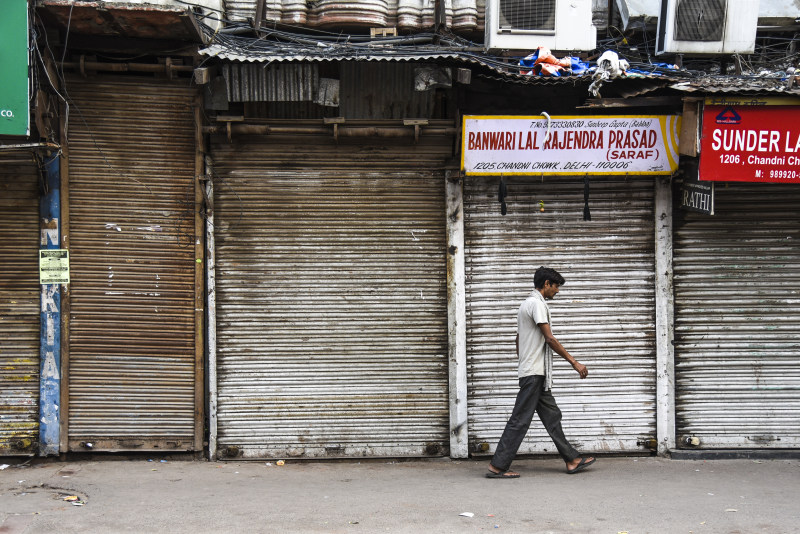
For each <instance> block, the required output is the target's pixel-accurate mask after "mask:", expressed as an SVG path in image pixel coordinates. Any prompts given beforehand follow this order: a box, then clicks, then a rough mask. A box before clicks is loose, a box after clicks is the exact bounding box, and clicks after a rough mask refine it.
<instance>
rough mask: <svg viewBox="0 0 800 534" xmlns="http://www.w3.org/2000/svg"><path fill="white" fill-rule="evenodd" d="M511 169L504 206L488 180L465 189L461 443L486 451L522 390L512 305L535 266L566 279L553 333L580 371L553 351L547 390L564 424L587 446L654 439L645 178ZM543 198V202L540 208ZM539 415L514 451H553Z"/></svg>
mask: <svg viewBox="0 0 800 534" xmlns="http://www.w3.org/2000/svg"><path fill="white" fill-rule="evenodd" d="M590 180H591V195H590V207H591V218H592V220H591V221H584V220H583V206H584V197H583V190H584V185H583V178H582V177H544V178H543V179H542V178H540V177H538V176H537V177H533V176H527V177H511V178H506V182H507V187H508V197H507V199H506V200H507V204H508V214H507V215H506V216H502V215H501V214H500V204H499V203H498V200H497V192H498V184H499V180H498V179H497V178H486V177H468V178H467V179H466V182H465V187H464V204H465V206H464V215H465V240H466V262H467V264H466V276H467V281H466V300H467V373H468V377H467V380H468V395H469V400H468V413H469V421H470V428H469V439H470V451H471V452H473V453H480V452H486V453H490V452H494V448H495V446H496V445H497V441H498V439H499V438H500V435H501V434H502V432H503V428H504V426H505V423H506V421H507V420H508V417H509V415H510V414H511V409H512V407H513V405H514V399H515V397H516V394H517V391H518V390H519V384H518V378H517V363H518V362H517V357H516V349H515V345H514V338H515V335H516V325H517V310H518V308H519V305H520V303H521V302H522V301H523V300H524V299H525V298H526V297H527V296H528V295H529V294H530V292H531V291H533V290H534V287H533V274H534V272H535V271H536V269H537V268H538V267H540V266H542V265H546V266H550V267H553V268H555V269H557V270H558V271H559V272H561V273H562V274H563V275H564V277H565V278H566V284H565V285H564V288H563V290H562V292H561V293H560V294H559V295H558V296H557V297H556V299H555V300H553V301H552V303H551V305H550V308H551V311H552V317H553V331H554V333H555V334H556V336H557V337H558V339H559V340H560V341H561V342H562V343H563V344H564V346H565V347H566V348H567V350H568V351H570V353H571V354H573V355H574V356H575V357H576V358H577V359H578V360H579V361H581V362H582V363H584V364H585V365H586V366H587V367H588V368H589V378H587V379H586V380H580V379H579V378H578V377H577V374H576V373H575V371H574V370H573V369H572V368H571V367H570V366H569V365H568V364H566V362H564V360H562V359H561V358H560V357H559V356H558V355H555V360H554V387H553V393H554V395H555V396H556V399H557V401H558V403H559V406H560V408H561V410H562V412H563V413H564V420H563V425H564V430H565V432H566V435H567V437H568V438H569V439H570V441H571V442H572V443H573V445H574V446H575V447H576V448H578V449H580V450H581V451H586V452H592V451H595V452H600V451H629V450H635V449H637V448H640V447H639V446H638V445H637V441H639V440H640V439H641V438H644V437H654V436H655V424H656V419H655V385H656V380H655V379H656V376H655V345H654V328H655V326H654V323H655V308H654V306H655V289H654V272H653V271H654V261H655V260H654V239H655V237H654V234H655V228H654V221H653V210H654V205H653V194H654V193H653V191H654V186H653V179H652V178H641V179H640V178H636V177H630V178H628V179H625V178H624V177H619V178H617V177H592V178H591V179H590ZM539 201H544V207H545V211H544V212H540V211H539V208H540V206H539V204H538V202H539ZM554 450H555V449H554V447H553V444H552V442H551V441H550V439H549V437H548V436H547V433H546V432H545V430H544V428H543V427H542V426H541V424H540V423H539V422H538V419H536V421H535V422H534V424H533V425H531V430H530V431H529V432H528V437H527V438H526V439H525V441H524V442H523V444H522V447H521V448H520V452H522V453H530V452H544V451H548V452H550V451H554Z"/></svg>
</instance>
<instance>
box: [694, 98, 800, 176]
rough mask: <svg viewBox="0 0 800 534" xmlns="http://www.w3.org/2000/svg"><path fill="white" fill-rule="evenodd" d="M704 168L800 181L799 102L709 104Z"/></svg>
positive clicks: (710, 171) (722, 173) (710, 173)
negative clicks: (740, 104) (764, 104)
mask: <svg viewBox="0 0 800 534" xmlns="http://www.w3.org/2000/svg"><path fill="white" fill-rule="evenodd" d="M699 174H700V180H713V181H725V182H778V183H795V182H796V183H799V184H800V106H758V107H756V106H706V107H705V109H704V110H703V136H702V138H701V141H700V173H699Z"/></svg>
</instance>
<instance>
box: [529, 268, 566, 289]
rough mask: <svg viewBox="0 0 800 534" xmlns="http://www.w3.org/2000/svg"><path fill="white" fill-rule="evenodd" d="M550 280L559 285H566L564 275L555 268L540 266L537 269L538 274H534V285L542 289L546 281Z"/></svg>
mask: <svg viewBox="0 0 800 534" xmlns="http://www.w3.org/2000/svg"><path fill="white" fill-rule="evenodd" d="M548 281H549V282H550V283H551V284H556V285H558V286H562V285H564V277H563V276H561V275H560V274H559V272H558V271H556V270H555V269H551V268H550V267H539V268H538V269H536V274H534V275H533V287H535V288H536V289H542V288H543V287H544V283H545V282H548Z"/></svg>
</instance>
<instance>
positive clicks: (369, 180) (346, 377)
mask: <svg viewBox="0 0 800 534" xmlns="http://www.w3.org/2000/svg"><path fill="white" fill-rule="evenodd" d="M273 139H275V140H274V141H273ZM349 142H350V143H351V144H350V145H347V144H346V143H347V141H346V140H340V145H338V146H337V145H336V144H335V143H334V141H333V139H332V137H331V136H328V137H311V136H309V137H305V138H302V137H298V138H282V139H281V138H277V137H276V138H263V137H262V138H251V139H249V140H248V142H247V143H244V142H243V141H240V142H238V143H234V144H233V145H229V144H227V142H226V141H221V142H220V143H218V144H216V145H214V147H213V149H214V158H215V164H216V185H215V222H216V228H215V232H216V237H215V239H216V297H217V362H218V364H217V369H218V376H219V378H218V392H219V393H218V428H219V438H218V443H219V446H218V449H219V451H220V454H221V455H222V456H225V455H228V456H232V455H238V454H241V455H242V456H244V457H353V456H388V455H391V456H402V455H414V456H418V455H434V456H436V455H444V454H447V452H448V447H449V436H448V421H449V408H448V389H447V387H448V370H447V302H446V273H445V270H446V269H445V265H446V257H445V253H446V251H445V219H444V214H445V207H444V177H443V172H441V171H432V170H430V169H436V168H439V169H440V168H441V166H442V161H443V159H444V157H445V155H446V154H447V153H449V151H450V150H451V148H450V147H451V146H452V144H451V143H452V140H448V139H442V140H441V142H439V140H427V141H424V140H421V141H420V143H419V145H418V146H415V145H413V141H407V143H408V146H405V145H402V146H393V145H391V144H384V145H380V144H379V143H377V142H371V141H370V140H368V139H362V140H361V141H360V142H361V143H362V145H358V144H353V143H358V141H356V140H353V139H350V140H349ZM299 154H303V156H299ZM287 159H289V160H291V161H290V162H289V161H287V162H286V166H282V164H281V161H282V160H287ZM276 163H277V165H276ZM288 166H293V167H294V169H293V170H287V167H288ZM426 169H428V170H426Z"/></svg>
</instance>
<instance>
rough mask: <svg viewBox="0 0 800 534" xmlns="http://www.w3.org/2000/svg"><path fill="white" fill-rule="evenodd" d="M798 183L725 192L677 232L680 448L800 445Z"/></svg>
mask: <svg viewBox="0 0 800 534" xmlns="http://www.w3.org/2000/svg"><path fill="white" fill-rule="evenodd" d="M798 205H800V187H798V186H797V185H796V184H742V183H731V184H717V187H716V198H715V213H716V214H715V215H713V216H706V215H698V214H693V213H685V212H679V213H678V214H677V216H676V224H675V229H676V230H675V260H674V269H675V276H674V286H675V307H676V310H675V323H676V324H675V373H676V389H677V391H676V426H677V439H678V445H679V446H681V445H684V444H685V440H686V438H690V437H697V438H699V439H700V447H703V448H724V447H730V448H735V447H746V448H762V447H763V448H768V447H773V448H790V447H797V446H798V445H800V395H798V391H800V365H798V363H800V357H798V354H800V337H799V336H798V333H800V223H798V219H797V206H798Z"/></svg>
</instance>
